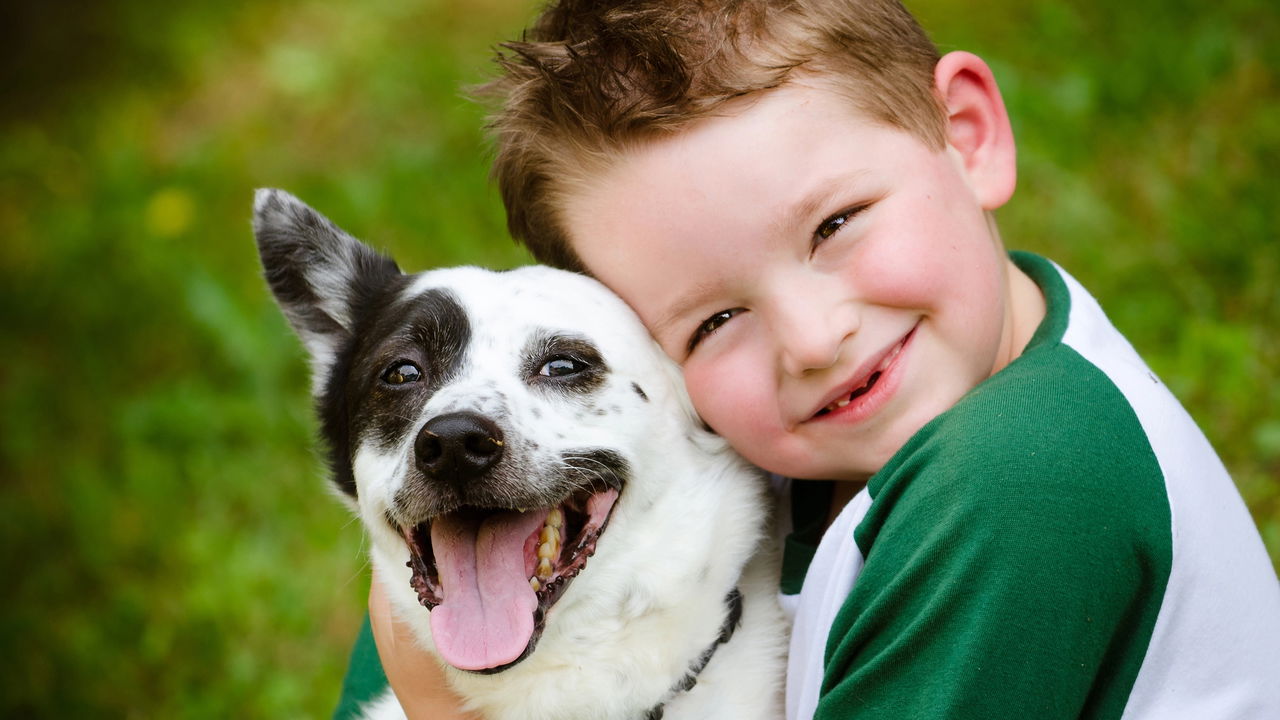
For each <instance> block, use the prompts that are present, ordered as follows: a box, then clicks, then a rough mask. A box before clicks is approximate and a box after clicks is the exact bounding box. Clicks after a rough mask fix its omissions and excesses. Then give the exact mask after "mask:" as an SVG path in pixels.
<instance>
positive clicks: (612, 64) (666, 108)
mask: <svg viewBox="0 0 1280 720" xmlns="http://www.w3.org/2000/svg"><path fill="white" fill-rule="evenodd" d="M502 47H503V48H505V52H504V51H501V50H500V51H499V54H498V57H497V61H498V64H499V66H500V68H501V71H502V73H501V75H500V77H498V78H497V79H496V80H494V81H492V82H490V83H489V84H488V85H486V86H484V87H483V88H481V93H482V94H487V95H493V96H496V97H497V98H499V100H500V102H501V105H500V107H499V109H498V111H497V113H496V114H495V115H494V117H493V118H492V119H491V122H490V129H491V131H492V132H493V135H494V139H495V142H496V157H495V158H494V163H493V177H494V178H495V179H496V180H497V182H498V187H499V190H500V191H501V193H502V200H503V203H504V204H505V205H506V208H507V226H508V228H509V230H510V232H511V234H512V236H513V237H514V238H515V239H516V240H517V241H519V242H522V243H524V244H525V245H526V246H527V247H528V248H529V250H530V251H531V252H532V253H533V255H534V256H535V257H536V258H537V259H538V260H539V261H541V262H544V263H547V264H549V265H555V266H558V267H563V268H567V269H571V270H579V271H585V270H586V268H584V267H583V265H582V263H581V261H580V260H579V259H578V257H577V255H576V253H574V251H573V248H572V246H571V245H570V242H569V238H568V237H567V234H566V232H565V230H564V228H563V226H562V223H561V222H560V219H559V214H560V208H562V207H563V205H564V202H563V199H564V198H565V197H566V195H567V194H568V193H570V192H572V190H573V188H574V187H576V186H579V185H581V184H583V183H587V182H590V180H591V178H592V176H593V174H595V173H598V172H600V171H602V170H604V169H605V168H607V167H608V166H609V163H610V161H611V160H612V159H614V158H616V157H617V156H618V155H619V154H620V153H622V152H623V151H625V150H626V149H627V148H628V147H630V146H633V145H635V144H637V143H641V142H644V141H645V140H647V139H650V138H653V137H656V136H660V135H663V134H667V133H672V132H675V131H678V130H680V129H681V128H683V127H686V126H687V125H688V124H690V123H691V122H693V121H695V120H697V119H699V118H703V117H706V116H708V115H710V114H712V113H713V112H715V111H716V110H717V108H720V107H721V106H722V105H723V104H724V103H726V102H728V101H730V100H732V99H734V98H738V97H742V96H744V95H748V94H750V93H755V92H759V91H762V90H766V89H769V88H773V87H777V86H779V85H781V84H782V83H784V82H785V81H786V80H787V78H788V77H789V76H791V75H792V74H793V73H795V72H797V71H798V70H800V69H802V68H803V71H804V72H806V73H811V74H814V75H817V76H820V77H821V78H822V80H823V81H824V82H826V83H827V84H828V85H829V86H830V87H832V88H834V89H835V90H837V91H838V92H841V93H842V94H844V95H847V96H848V97H849V99H850V100H851V102H852V103H853V104H854V107H855V108H857V109H858V110H859V111H860V112H862V113H863V114H865V115H866V116H867V117H868V118H871V119H872V120H874V121H878V122H882V123H885V124H886V125H888V126H891V127H897V128H901V129H903V130H906V131H907V132H910V133H912V134H914V135H916V136H917V137H918V138H920V139H921V140H922V141H923V142H925V143H927V144H928V145H929V146H930V147H935V148H939V149H940V148H942V147H943V146H944V145H945V132H946V116H945V114H944V112H943V110H942V106H941V104H940V102H939V100H938V99H937V97H936V95H935V93H934V82H933V69H934V65H935V64H936V63H937V61H938V51H937V48H935V47H934V45H933V43H932V42H931V41H930V40H929V38H928V36H926V35H925V33H924V31H923V30H922V29H921V28H920V26H919V25H918V24H917V23H916V21H915V19H914V18H913V17H912V16H911V14H910V13H909V12H907V10H906V9H905V8H903V7H902V5H901V4H900V3H898V2H896V0H634V1H628V0H595V1H593V0H560V2H554V1H553V2H552V4H551V5H549V6H548V7H547V8H546V9H545V10H544V11H543V12H542V14H541V15H540V16H539V17H538V18H537V19H536V20H535V22H534V24H533V25H532V27H530V28H529V29H528V30H527V31H526V32H525V34H524V37H523V38H522V39H521V41H519V42H511V43H507V44H505V45H503V46H502Z"/></svg>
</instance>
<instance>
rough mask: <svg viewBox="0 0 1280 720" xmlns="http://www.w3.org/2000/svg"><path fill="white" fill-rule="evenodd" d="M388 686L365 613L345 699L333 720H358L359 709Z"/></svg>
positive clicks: (344, 685)
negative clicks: (352, 719)
mask: <svg viewBox="0 0 1280 720" xmlns="http://www.w3.org/2000/svg"><path fill="white" fill-rule="evenodd" d="M387 686H388V685H387V676H386V673H384V672H383V671H382V661H381V660H379V659H378V647H377V645H375V644H374V642H373V626H372V625H370V624H369V615H368V613H366V614H365V616H364V622H363V623H362V624H361V625H360V634H359V635H357V636H356V644H355V647H353V648H352V649H351V660H350V663H349V664H348V665H347V676H346V678H345V679H343V681H342V697H340V698H339V699H338V707H337V709H336V710H334V712H333V717H334V720H348V719H349V718H356V717H359V712H360V707H361V706H362V705H364V704H365V703H367V702H369V701H370V700H373V699H374V698H376V697H378V696H379V695H381V694H382V692H383V691H385V690H386V689H387Z"/></svg>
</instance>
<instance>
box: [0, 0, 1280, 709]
mask: <svg viewBox="0 0 1280 720" xmlns="http://www.w3.org/2000/svg"><path fill="white" fill-rule="evenodd" d="M911 7H912V8H913V9H914V10H916V12H917V13H918V15H919V16H920V17H921V18H922V21H923V23H924V24H925V26H926V28H928V29H929V30H930V32H931V33H932V34H933V36H934V38H935V39H936V40H937V42H938V43H939V44H940V46H941V47H942V48H943V49H944V50H947V49H956V48H964V49H969V50H974V51H977V52H979V53H980V54H982V55H984V56H985V57H986V58H987V59H988V60H989V61H990V62H991V63H992V65H993V67H994V68H995V71H996V74H997V77H998V79H999V80H1000V82H1001V83H1002V86H1003V89H1004V91H1005V97H1006V101H1007V103H1008V106H1009V109H1010V113H1011V115H1012V116H1013V122H1014V126H1015V132H1016V133H1017V136H1018V139H1019V143H1020V146H1019V150H1020V155H1019V167H1020V175H1021V177H1020V186H1019V191H1018V193H1017V195H1016V196H1015V198H1014V201H1013V202H1012V204H1011V205H1010V206H1009V207H1008V208H1007V209H1005V210H1002V211H1001V213H1000V221H1001V225H1002V229H1003V232H1004V234H1005V238H1006V241H1007V243H1008V244H1009V245H1010V246H1011V247H1019V248H1026V249H1031V250H1035V251H1039V252H1043V253H1046V254H1048V255H1050V256H1051V257H1053V258H1055V259H1056V260H1058V261H1059V262H1061V263H1062V264H1063V265H1064V266H1066V267H1067V268H1068V269H1069V270H1070V271H1071V272H1073V273H1074V274H1075V275H1076V276H1077V277H1078V278H1079V279H1080V280H1081V281H1083V282H1084V284H1085V285H1086V286H1088V287H1089V288H1091V289H1092V290H1093V291H1094V293H1095V294H1096V295H1097V296H1098V297H1099V298H1100V299H1101V300H1102V302H1103V305H1104V306H1105V307H1106V308H1107V309H1108V310H1109V312H1110V314H1111V315H1112V318H1113V319H1114V321H1115V322H1116V324H1117V325H1118V326H1119V327H1120V328H1121V329H1122V330H1123V331H1124V332H1125V333H1126V334H1127V335H1128V336H1129V338H1130V339H1131V340H1132V341H1133V342H1134V344H1135V345H1136V346H1137V347H1138V349H1139V351H1140V352H1142V354H1143V355H1144V356H1145V357H1146V358H1147V359H1148V361H1149V362H1150V363H1151V365H1152V366H1153V367H1154V368H1155V369H1156V371H1157V372H1158V373H1159V374H1160V375H1161V376H1163V378H1164V379H1165V380H1166V382H1168V384H1169V385H1170V386H1171V387H1172V388H1173V390H1174V392H1175V393H1176V394H1177V395H1178V396H1179V397H1180V398H1181V399H1182V400H1183V401H1184V403H1185V404H1186V405H1187V407H1188V408H1189V409H1190V411H1191V413H1192V414H1193V415H1194V416H1195V418H1196V419H1197V421H1198V422H1199V423H1200V425H1201V426H1202V427H1203V428H1204V430H1205V432H1206V433H1207V434H1208V435H1209V437H1210V439H1211V440H1212V441H1213V442H1214V443H1215V445H1216V446H1217V448H1218V449H1219V451H1220V452H1221V455H1222V457H1223V459H1224V461H1225V462H1226V464H1227V465H1228V467H1229V468H1230V469H1231V471H1232V473H1233V475H1234V477H1235V479H1236V482H1237V483H1238V484H1239V486H1240V489H1241V491H1242V493H1243V494H1244V496H1245V498H1246V500H1247V501H1248V503H1249V506H1250V508H1251V510H1252V511H1253V513H1254V517H1255V518H1256V519H1257V522H1258V524H1259V526H1260V528H1261V530H1262V532H1263V535H1264V537H1265V539H1266V542H1267V544H1268V548H1269V550H1270V552H1271V556H1272V558H1273V559H1276V558H1280V483H1278V480H1277V478H1278V477H1280V415H1278V413H1277V408H1280V385H1278V384H1277V382H1276V381H1277V367H1280V333H1278V332H1277V325H1278V324H1280V289H1278V288H1280V244H1278V243H1277V229H1278V228H1280V222H1278V219H1280V218H1277V210H1276V207H1277V204H1278V203H1277V199H1278V198H1277V193H1276V172H1277V168H1280V92H1278V90H1280V88H1278V86H1277V85H1278V81H1280V32H1278V30H1280V25H1278V23H1280V11H1278V10H1277V8H1276V5H1275V4H1274V2H1271V0H1226V1H1224V2H1219V3H1204V2H1190V1H1187V0H1158V1H1156V0H1144V1H1141V2H1130V3H1112V2H1104V1H1103V0H1089V1H1087V2H1076V3H1070V4H1068V3H1025V2H1015V1H1013V0H992V1H990V2H986V3H982V4H981V10H977V9H975V5H974V4H973V3H969V2H961V1H960V0H921V1H920V2H916V3H913V4H911ZM534 9H535V7H534V6H533V5H532V4H531V3H529V2H515V1H512V0H469V1H468V2H461V1H460V0H459V1H457V2H445V1H444V0H434V1H433V0H428V1H425V2H409V1H407V0H367V1H366V2H360V3H328V2H315V1H312V0H293V1H288V2H284V1H278V0H258V1H257V2H252V3H250V2H213V1H211V0H189V1H188V2H184V3H164V4H161V3H158V2H151V1H142V0H137V1H128V0H69V1H64V2H59V3H35V2H29V1H24V2H10V3H6V5H5V8H4V9H3V10H2V11H0V54H3V64H2V67H0V73H3V83H2V84H0V313H2V316H3V319H4V332H3V335H2V336H0V343H2V344H0V351H2V352H0V356H2V357H3V362H0V407H2V409H3V416H2V417H3V432H0V548H3V550H2V552H0V557H2V559H0V563H3V566H2V568H0V577H3V582H0V585H2V589H0V595H2V597H3V619H2V620H0V653H2V654H3V656H4V657H5V658H6V663H5V664H6V666H7V667H6V670H5V671H4V672H3V673H0V715H3V716H5V717H17V716H23V717H42V716H43V717H70V716H82V717H99V716H103V717H139V718H142V717H146V718H150V717H231V716H235V717H246V718H248V717H321V716H324V715H327V713H328V712H329V711H330V709H331V707H332V705H333V702H334V699H335V697H336V693H337V689H338V686H339V682H340V678H341V675H342V672H343V670H344V667H345V663H346V653H347V651H348V649H349V647H350V643H351V640H352V638H353V635H354V633H355V630H356V627H357V624H358V622H359V620H360V617H361V615H362V605H363V601H364V597H365V593H366V589H367V583H368V577H367V572H366V567H365V562H364V560H363V558H362V552H363V538H362V535H361V532H360V529H359V527H358V525H357V524H356V523H355V522H354V521H352V520H351V519H350V517H349V515H348V514H347V513H346V512H345V511H344V510H343V509H341V507H340V506H339V505H338V503H337V502H335V501H334V500H333V499H332V498H331V497H329V496H328V494H327V493H326V492H325V487H326V485H325V481H324V479H323V470H322V466H321V463H320V461H319V460H318V457H317V455H316V454H315V453H314V451H313V450H312V438H313V429H314V425H313V423H312V420H311V418H310V415H309V413H310V409H309V402H308V399H307V396H306V393H307V378H306V368H305V364H304V360H303V355H302V352H301V350H300V349H299V346H298V344H297V343H296V342H295V340H294V339H293V337H292V336H291V335H290V334H289V331H288V330H287V329H286V327H285V324H284V322H283V321H282V319H281V318H280V317H279V315H278V313H277V311H276V309H275V307H274V306H273V305H272V303H271V301H270V299H269V296H268V295H267V292H266V290H265V287H264V285H263V283H262V281H261V279H260V277H259V270H258V266H257V259H256V255H255V252H254V248H253V243H252V238H251V236H250V230H249V213H250V203H251V196H252V189H253V188H255V187H258V186H279V187H284V188H287V189H290V190H292V191H293V192H295V193H296V194H298V195H300V196H301V197H303V198H304V199H305V200H307V201H308V202H310V203H311V204H313V205H314V206H316V207H317V208H319V209H321V210H322V211H323V212H325V213H326V214H328V215H330V216H331V217H332V218H334V219H335V220H336V221H337V222H339V223H340V224H342V225H344V226H345V227H347V228H348V229H349V230H351V231H352V232H353V233H355V234H357V235H359V236H361V237H363V238H364V239H366V240H368V241H370V242H372V243H373V244H375V245H378V246H381V247H384V248H387V249H389V250H391V251H392V252H393V253H395V254H396V255H397V256H398V257H399V259H400V260H401V264H402V265H403V266H405V267H407V268H410V269H422V268H425V267H428V266H433V265H442V264H456V263H464V262H465V263H481V264H486V265H493V266H502V267H506V266H511V265H515V264H520V263H523V262H525V261H526V259H525V256H524V255H523V254H522V253H521V252H520V251H518V250H517V249H516V248H514V247H513V246H512V245H511V244H510V243H509V242H508V241H507V240H506V239H504V233H503V227H504V225H503V218H502V212H501V206H500V204H499V202H498V200H497V198H496V192H495V191H494V189H493V188H492V187H491V186H490V185H489V183H488V181H487V180H486V162H487V151H486V146H485V142H484V139H483V136H482V133H481V130H480V126H481V123H482V115H483V113H482V111H481V109H479V108H478V107H476V106H474V105H473V104H471V103H469V102H468V101H466V100H465V99H463V96H462V93H461V92H460V87H462V86H464V85H467V84H471V83H475V82H477V81H480V80H482V79H483V78H485V77H486V76H487V74H488V73H489V57H490V55H491V49H492V47H493V46H494V45H495V44H496V43H498V42H500V41H501V40H503V39H506V38H510V37H512V36H514V35H515V34H516V33H517V32H518V31H519V29H520V28H522V27H523V26H524V24H525V22H526V21H527V20H528V18H529V17H530V16H531V15H532V13H533V11H534Z"/></svg>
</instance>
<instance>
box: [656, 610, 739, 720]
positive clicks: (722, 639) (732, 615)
mask: <svg viewBox="0 0 1280 720" xmlns="http://www.w3.org/2000/svg"><path fill="white" fill-rule="evenodd" d="M724 604H725V605H726V606H727V607H728V609H729V612H728V614H726V615H725V618H724V625H721V626H720V634H719V635H717V636H716V639H715V640H713V641H712V642H711V645H709V646H708V647H707V649H706V650H703V651H702V654H701V655H699V656H698V659H696V660H694V661H693V662H692V663H690V665H689V671H688V672H687V673H685V675H684V677H682V678H680V680H679V681H678V682H676V684H675V685H673V686H672V687H671V689H670V690H668V691H667V696H666V697H664V698H663V699H662V701H661V702H659V703H658V704H657V705H654V706H653V707H652V708H651V709H650V710H649V711H648V712H647V713H645V714H644V715H643V716H642V720H661V718H662V715H663V713H664V712H665V711H666V706H667V703H669V702H671V701H672V699H674V698H675V697H676V696H677V695H679V694H680V693H683V692H688V691H690V690H692V689H693V686H694V685H697V684H698V674H699V673H701V672H702V670H703V669H704V668H705V667H706V666H707V663H709V662H711V656H713V655H715V654H716V650H717V649H718V648H719V647H720V646H721V645H724V644H725V643H727V642H729V640H730V639H731V638H732V637H733V633H734V631H735V630H737V629H738V625H739V624H741V623H742V593H741V592H740V591H739V590H738V588H736V587H735V588H734V589H732V590H730V591H729V594H728V595H727V596H725V599H724Z"/></svg>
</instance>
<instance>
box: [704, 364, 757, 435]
mask: <svg viewBox="0 0 1280 720" xmlns="http://www.w3.org/2000/svg"><path fill="white" fill-rule="evenodd" d="M743 364H744V363H742V362H738V361H734V360H733V359H732V358H728V359H723V360H716V361H710V362H701V361H695V362H690V363H687V364H686V365H685V370H684V382H685V387H686V389H688V391H689V397H690V399H691V400H692V401H693V407H694V409H696V410H697V411H698V414H699V415H700V416H701V417H702V419H703V420H705V421H706V422H707V424H708V425H711V427H712V428H713V429H715V431H716V432H718V433H719V434H720V435H721V436H723V437H724V438H725V439H726V440H728V441H729V442H730V443H731V444H736V443H738V442H739V441H740V440H742V439H743V435H744V434H754V433H755V432H759V431H760V430H761V429H762V428H760V427H758V426H759V425H761V419H762V416H763V413H762V410H763V408H764V407H766V405H765V398H763V397H762V395H763V393H761V392H760V390H761V389H762V387H763V386H762V384H761V379H760V378H752V377H750V373H749V372H747V371H746V370H745V369H744V368H743V367H742V365H743Z"/></svg>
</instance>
